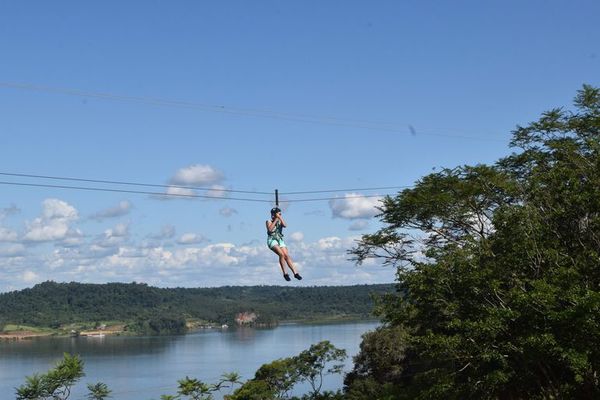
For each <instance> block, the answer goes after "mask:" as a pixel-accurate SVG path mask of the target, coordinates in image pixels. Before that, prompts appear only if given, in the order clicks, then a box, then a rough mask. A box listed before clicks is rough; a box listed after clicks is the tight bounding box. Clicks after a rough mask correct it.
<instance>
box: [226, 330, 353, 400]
mask: <svg viewBox="0 0 600 400" xmlns="http://www.w3.org/2000/svg"><path fill="white" fill-rule="evenodd" d="M344 359H346V351H345V350H342V349H338V348H336V347H335V346H334V345H332V344H331V343H330V342H329V341H322V342H320V343H317V344H314V345H312V346H311V347H310V348H309V349H308V350H304V351H302V352H301V353H300V354H298V355H297V356H294V357H288V358H282V359H279V360H275V361H272V362H270V363H268V364H264V365H262V366H261V367H260V368H259V369H258V370H257V371H256V374H255V376H254V379H251V380H249V381H247V382H246V383H244V384H243V385H242V386H241V387H240V388H239V389H238V390H236V391H235V393H234V394H233V395H232V396H229V397H228V399H229V400H267V399H287V398H289V393H290V391H291V390H292V389H293V387H294V386H295V385H296V384H297V383H299V382H305V381H306V382H309V384H310V385H311V387H312V389H313V391H312V393H310V394H307V395H305V396H304V397H303V398H305V399H338V398H340V396H341V394H340V393H331V392H325V393H320V390H321V386H322V383H323V377H324V375H327V374H339V373H341V372H342V367H343V364H333V365H331V364H332V363H335V362H338V363H339V362H341V361H343V360H344Z"/></svg>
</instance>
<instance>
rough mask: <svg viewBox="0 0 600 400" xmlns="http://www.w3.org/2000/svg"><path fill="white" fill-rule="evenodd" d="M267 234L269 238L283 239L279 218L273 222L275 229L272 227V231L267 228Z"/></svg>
mask: <svg viewBox="0 0 600 400" xmlns="http://www.w3.org/2000/svg"><path fill="white" fill-rule="evenodd" d="M267 235H268V236H269V239H275V240H282V239H283V225H281V222H279V220H277V221H276V222H275V229H273V230H272V231H269V230H267Z"/></svg>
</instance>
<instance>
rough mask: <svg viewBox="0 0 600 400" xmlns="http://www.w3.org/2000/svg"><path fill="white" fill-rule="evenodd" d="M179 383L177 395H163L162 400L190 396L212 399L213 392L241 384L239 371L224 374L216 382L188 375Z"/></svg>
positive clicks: (196, 398)
mask: <svg viewBox="0 0 600 400" xmlns="http://www.w3.org/2000/svg"><path fill="white" fill-rule="evenodd" d="M177 383H178V384H179V386H178V390H177V394H176V395H162V396H161V400H179V399H183V398H188V399H191V400H212V399H214V396H213V393H215V392H218V391H220V390H221V389H223V388H227V387H231V388H233V386H234V385H236V384H241V382H240V375H239V374H238V373H237V372H230V373H226V374H223V375H222V376H221V379H220V380H219V382H217V383H216V384H207V383H204V382H202V381H200V380H198V379H196V378H190V377H188V376H186V377H185V378H184V379H181V380H179V381H178V382H177Z"/></svg>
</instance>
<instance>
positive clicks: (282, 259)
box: [271, 245, 285, 276]
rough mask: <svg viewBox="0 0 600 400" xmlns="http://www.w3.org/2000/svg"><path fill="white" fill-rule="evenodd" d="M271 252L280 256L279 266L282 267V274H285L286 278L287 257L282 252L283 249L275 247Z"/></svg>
mask: <svg viewBox="0 0 600 400" xmlns="http://www.w3.org/2000/svg"><path fill="white" fill-rule="evenodd" d="M271 250H272V251H273V252H274V253H275V254H277V255H278V256H279V266H280V267H281V272H283V275H284V276H285V255H284V254H283V251H281V248H279V246H277V245H273V247H271Z"/></svg>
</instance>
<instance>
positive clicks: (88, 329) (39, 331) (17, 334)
mask: <svg viewBox="0 0 600 400" xmlns="http://www.w3.org/2000/svg"><path fill="white" fill-rule="evenodd" d="M371 322H378V320H377V319H376V318H359V317H356V316H338V317H327V318H311V319H293V320H285V321H281V322H278V323H274V324H258V325H256V326H255V325H244V326H245V327H252V328H260V329H270V328H276V327H277V326H280V325H281V326H285V325H328V324H345V323H371ZM186 327H187V333H194V332H198V331H202V330H226V329H236V328H239V326H237V325H232V326H229V325H225V324H218V323H211V322H207V321H201V320H197V319H192V320H188V321H186ZM70 336H81V337H102V336H147V335H146V334H143V333H137V332H134V331H129V330H127V323H126V322H123V321H110V322H107V323H100V324H98V323H79V324H77V323H74V324H69V325H63V326H61V327H59V328H54V329H53V328H48V327H34V326H27V325H15V324H8V325H6V326H5V327H4V328H3V329H2V331H0V341H11V340H28V339H39V338H47V337H70Z"/></svg>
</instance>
